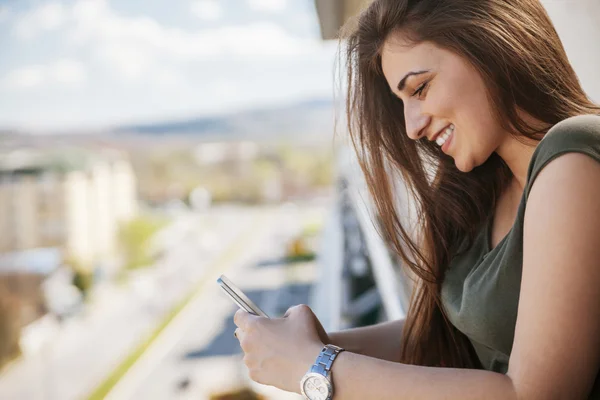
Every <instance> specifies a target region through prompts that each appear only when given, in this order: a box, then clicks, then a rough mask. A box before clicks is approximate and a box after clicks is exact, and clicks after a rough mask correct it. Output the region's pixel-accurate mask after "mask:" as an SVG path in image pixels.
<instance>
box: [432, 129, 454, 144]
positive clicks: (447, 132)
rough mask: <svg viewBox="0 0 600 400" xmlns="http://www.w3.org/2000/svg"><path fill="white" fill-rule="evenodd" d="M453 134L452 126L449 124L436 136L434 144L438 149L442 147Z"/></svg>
mask: <svg viewBox="0 0 600 400" xmlns="http://www.w3.org/2000/svg"><path fill="white" fill-rule="evenodd" d="M453 133H454V124H450V125H448V126H447V127H446V128H444V129H443V130H442V131H440V133H438V134H437V135H436V137H435V143H437V145H438V146H440V147H441V146H443V145H444V143H446V141H447V140H448V139H449V138H450V136H452V134H453Z"/></svg>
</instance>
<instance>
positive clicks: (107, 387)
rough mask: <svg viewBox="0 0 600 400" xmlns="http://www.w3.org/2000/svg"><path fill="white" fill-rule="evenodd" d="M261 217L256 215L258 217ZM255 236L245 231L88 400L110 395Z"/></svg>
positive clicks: (253, 224)
mask: <svg viewBox="0 0 600 400" xmlns="http://www.w3.org/2000/svg"><path fill="white" fill-rule="evenodd" d="M258 218H259V217H256V219H258ZM257 222H258V221H255V222H254V223H251V224H250V226H257ZM252 237H254V230H253V229H250V232H245V233H244V235H243V236H242V237H241V238H240V239H238V240H236V241H235V242H234V243H233V244H232V245H231V246H230V247H229V248H228V249H227V251H225V252H224V253H223V255H222V256H221V257H219V259H217V260H216V261H215V263H214V265H213V266H212V268H210V270H209V271H208V272H207V274H206V278H204V279H202V280H201V281H200V283H199V284H198V285H197V286H196V288H195V289H193V290H192V291H191V292H190V293H189V294H188V295H187V296H186V297H185V298H184V299H183V300H182V301H180V302H179V303H178V304H177V305H176V306H175V307H174V308H173V309H172V310H171V311H169V313H168V314H167V315H166V316H165V318H164V319H163V321H162V322H161V323H160V324H159V325H158V326H157V327H156V328H155V329H154V331H153V332H152V334H151V335H150V336H148V337H147V338H146V339H145V340H144V341H143V342H141V343H140V344H139V345H138V346H137V347H136V348H135V349H134V350H133V351H132V352H131V353H130V354H129V355H128V356H127V357H126V358H125V359H124V360H123V361H122V362H121V364H119V365H118V366H117V367H116V368H115V370H114V371H113V372H112V373H111V374H110V375H109V376H108V377H107V378H106V379H104V381H103V382H102V383H100V385H98V386H97V387H96V389H94V391H93V392H92V393H91V394H90V395H89V396H88V397H86V398H87V399H88V400H101V399H104V398H105V397H106V395H108V393H109V392H110V391H111V390H112V389H113V388H114V387H115V385H116V384H117V383H118V382H119V381H120V380H121V378H123V376H125V374H126V373H127V371H129V369H130V368H131V367H132V366H133V365H134V364H135V363H136V362H137V361H138V360H139V358H140V357H141V356H142V354H144V352H145V351H146V350H147V349H148V347H150V345H151V344H152V343H153V342H154V341H155V340H156V338H157V337H158V336H159V335H160V334H161V333H162V332H163V331H164V329H165V328H166V327H167V326H168V325H169V324H170V323H171V322H172V321H173V319H175V317H176V316H177V315H178V314H179V313H180V312H181V310H183V309H184V308H185V306H187V305H188V303H189V302H190V301H191V300H192V299H193V298H194V297H196V296H197V295H199V294H200V293H201V292H202V289H204V286H205V285H206V283H207V282H208V281H209V280H213V278H214V274H215V273H216V272H218V271H220V270H221V269H222V268H223V267H224V266H225V265H229V264H230V262H231V261H232V259H233V258H234V257H235V256H236V255H238V254H239V252H240V251H241V249H242V248H243V247H244V245H245V244H246V243H247V242H248V240H250V239H251V238H252Z"/></svg>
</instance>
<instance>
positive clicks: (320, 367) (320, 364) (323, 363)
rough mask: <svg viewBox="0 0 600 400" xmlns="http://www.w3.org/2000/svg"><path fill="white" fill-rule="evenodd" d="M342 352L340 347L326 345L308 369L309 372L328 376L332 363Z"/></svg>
mask: <svg viewBox="0 0 600 400" xmlns="http://www.w3.org/2000/svg"><path fill="white" fill-rule="evenodd" d="M342 351H344V349H343V348H341V347H338V346H335V345H333V344H326V345H325V347H323V350H321V353H319V356H318V357H317V360H316V361H315V363H314V364H313V366H312V367H311V368H310V372H316V373H318V374H321V375H323V376H328V374H329V372H330V371H331V366H332V365H333V361H334V360H335V358H336V357H337V356H338V354H340V353H341V352H342Z"/></svg>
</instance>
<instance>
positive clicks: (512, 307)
mask: <svg viewBox="0 0 600 400" xmlns="http://www.w3.org/2000/svg"><path fill="white" fill-rule="evenodd" d="M569 152H578V153H584V154H587V155H588V156H590V157H592V158H593V159H595V160H596V161H598V162H600V116H595V115H585V116H577V117H572V118H569V119H566V120H564V121H562V122H560V123H558V124H556V125H555V126H553V127H552V129H550V131H548V133H547V134H546V135H545V136H544V138H543V139H542V140H541V141H540V142H539V143H538V144H537V147H536V149H535V151H534V153H533V156H532V158H531V162H530V164H529V169H528V172H527V184H526V187H525V190H524V192H523V196H522V197H521V202H520V204H519V209H518V212H517V218H516V220H515V222H514V225H513V226H512V228H511V230H510V231H509V232H508V234H507V235H506V236H505V237H504V238H503V239H502V240H501V241H500V243H498V245H497V246H496V247H495V248H493V249H492V248H491V246H490V237H491V226H492V222H493V218H492V217H493V216H490V217H489V218H488V219H487V220H486V221H485V223H484V224H483V226H482V229H481V230H480V232H479V234H478V236H477V237H476V238H475V240H474V242H473V245H472V246H471V247H470V248H469V249H468V250H467V251H466V252H464V253H462V254H460V255H458V256H456V257H454V258H453V259H452V261H451V263H450V265H449V268H448V270H447V272H446V276H445V278H444V282H443V284H442V290H441V296H442V304H443V305H444V308H445V310H446V313H447V315H448V319H449V320H450V322H452V324H453V325H454V326H455V327H456V328H457V329H458V330H460V331H461V332H462V333H464V334H465V335H466V336H467V337H468V338H469V339H470V341H471V343H472V344H473V348H474V349H475V351H476V353H477V355H478V357H479V360H480V361H481V364H482V365H483V367H484V368H485V369H487V370H491V371H496V372H500V373H503V374H505V373H506V372H507V370H508V360H509V357H510V353H511V349H512V345H513V339H514V334H515V325H516V321H517V305H518V303H519V291H520V286H521V273H522V268H523V217H524V215H525V207H526V205H527V197H528V196H529V192H530V190H531V186H532V184H533V182H534V181H535V179H536V177H537V175H538V174H539V173H540V171H541V170H542V169H543V168H544V166H546V165H547V164H548V162H550V161H551V160H553V159H554V158H556V157H558V156H559V155H561V154H564V153H569ZM598 184H599V185H600V182H598ZM598 267H599V268H600V260H598ZM590 398H591V399H600V374H597V375H596V381H595V383H594V388H593V391H592V394H591V396H590Z"/></svg>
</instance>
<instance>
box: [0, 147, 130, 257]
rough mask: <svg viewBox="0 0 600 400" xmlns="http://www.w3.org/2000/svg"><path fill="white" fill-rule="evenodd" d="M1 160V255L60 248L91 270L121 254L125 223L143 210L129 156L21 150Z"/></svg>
mask: <svg viewBox="0 0 600 400" xmlns="http://www.w3.org/2000/svg"><path fill="white" fill-rule="evenodd" d="M0 160H1V161H0V230H1V232H3V234H2V235H0V253H9V252H19V251H25V250H30V249H34V248H49V247H54V248H59V249H61V250H62V252H63V255H64V257H65V258H72V259H74V260H76V261H77V262H79V263H80V264H81V265H83V266H87V267H89V268H92V267H93V266H94V265H97V263H100V262H105V261H108V260H111V259H112V258H113V257H114V256H115V254H116V251H117V234H118V230H119V227H120V225H121V224H122V223H123V222H126V221H128V220H130V219H131V218H133V217H134V216H135V215H136V213H137V190H136V179H135V175H134V173H133V170H132V168H131V165H130V163H129V161H128V160H127V158H126V157H125V156H124V155H123V154H121V153H119V152H114V151H111V152H108V151H100V152H97V151H95V152H93V153H91V152H89V151H86V150H81V149H69V150H68V151H65V150H63V151H54V152H47V151H39V150H38V151H30V150H23V149H21V150H13V151H11V152H9V153H7V154H3V155H2V156H1V157H0Z"/></svg>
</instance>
